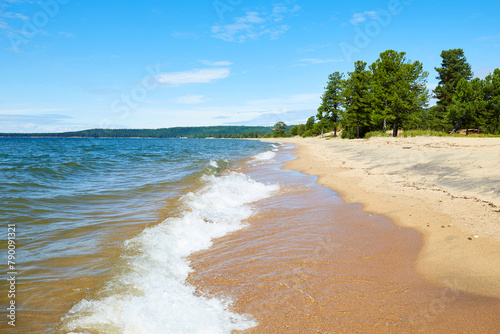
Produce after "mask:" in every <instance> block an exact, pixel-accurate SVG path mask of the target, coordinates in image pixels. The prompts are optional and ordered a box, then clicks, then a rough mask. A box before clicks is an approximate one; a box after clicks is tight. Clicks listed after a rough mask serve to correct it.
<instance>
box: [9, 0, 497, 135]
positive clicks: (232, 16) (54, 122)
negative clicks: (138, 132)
mask: <svg viewBox="0 0 500 334" xmlns="http://www.w3.org/2000/svg"><path fill="white" fill-rule="evenodd" d="M499 14H500V4H499V2H498V1H456V0H455V1H433V0H413V1H399V0H389V1H388V0H383V1H378V0H372V1H316V0H309V1H307V2H306V1H305V0H282V1H280V0H277V1H260V0H253V1H249V0H215V1H213V0H206V1H197V0H191V1H165V0H142V1H130V0H122V1H94V0H86V1H83V0H42V1H34V0H0V92H1V93H0V132H47V131H48V132H61V131H73V130H81V129H89V128H97V127H99V128H161V127H173V126H191V125H195V126H201V125H225V124H242V125H273V124H275V123H276V122H277V121H284V122H285V123H287V124H297V123H300V122H305V120H306V119H307V118H308V117H309V116H311V115H314V114H315V113H316V109H317V107H318V106H319V103H320V96H321V94H322V92H323V90H324V86H325V84H326V81H327V78H328V74H330V73H332V72H334V71H340V72H344V73H347V72H348V71H351V70H352V68H353V63H354V61H356V60H363V61H366V62H367V63H368V64H371V63H372V62H373V61H375V60H376V59H377V58H378V55H379V54H380V53H381V52H383V51H385V50H387V49H394V50H396V51H404V52H406V53H407V58H408V59H409V60H412V61H414V60H419V61H421V62H422V63H423V64H424V67H425V69H426V70H427V71H428V72H429V78H428V86H429V88H430V89H433V88H434V87H435V85H436V83H437V80H436V78H435V77H436V72H435V70H434V67H437V66H439V65H440V62H441V58H440V53H441V51H442V50H447V49H451V48H463V49H464V51H465V55H466V57H467V59H468V61H469V63H470V64H471V66H472V68H473V71H474V74H475V76H478V77H484V76H486V75H487V74H488V73H490V72H492V71H493V70H494V69H495V68H497V67H500V20H499V19H498V17H499Z"/></svg>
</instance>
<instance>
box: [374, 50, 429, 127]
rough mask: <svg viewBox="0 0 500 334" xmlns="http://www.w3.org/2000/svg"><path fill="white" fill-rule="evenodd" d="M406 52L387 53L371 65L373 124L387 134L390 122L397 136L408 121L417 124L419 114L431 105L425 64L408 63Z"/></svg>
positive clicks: (390, 51)
mask: <svg viewBox="0 0 500 334" xmlns="http://www.w3.org/2000/svg"><path fill="white" fill-rule="evenodd" d="M405 55H406V53H404V52H399V53H398V52H396V51H394V50H387V51H385V52H383V53H381V54H380V57H379V59H377V60H376V61H375V62H374V63H373V64H372V65H371V66H370V69H371V70H372V73H373V76H372V81H371V85H372V92H373V100H372V101H373V104H372V105H373V108H374V112H373V117H372V121H373V122H374V123H375V124H376V125H378V124H380V123H382V124H384V125H383V126H381V127H380V126H378V127H379V128H382V130H384V131H385V124H386V121H387V122H390V123H391V124H392V126H393V136H394V137H396V136H397V134H398V129H399V127H401V126H402V125H403V124H405V123H408V122H416V121H417V120H418V117H417V115H418V113H420V112H421V110H422V109H423V108H424V107H425V106H426V105H427V101H428V99H429V98H428V91H427V88H426V83H427V80H426V79H427V76H428V75H429V74H428V73H427V72H426V71H424V70H423V65H422V64H421V63H420V62H418V61H415V62H413V63H412V62H410V61H408V60H406V56H405Z"/></svg>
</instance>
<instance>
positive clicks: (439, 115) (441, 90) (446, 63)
mask: <svg viewBox="0 0 500 334" xmlns="http://www.w3.org/2000/svg"><path fill="white" fill-rule="evenodd" d="M441 58H442V59H443V60H442V62H441V67H435V70H436V71H437V72H438V76H437V77H436V79H439V84H438V86H437V87H436V89H434V97H435V98H437V99H438V101H437V105H436V107H435V108H433V110H434V111H435V113H436V115H435V117H436V120H437V121H439V122H441V126H444V125H445V121H446V119H448V120H449V119H450V117H447V114H448V112H449V109H448V106H449V105H450V104H451V103H452V100H453V96H454V95H455V90H456V88H457V85H458V82H459V81H460V80H461V79H465V80H470V79H471V78H472V70H471V66H470V65H469V63H468V62H467V58H465V55H464V50H463V49H451V50H444V51H443V52H441ZM452 125H456V124H452ZM455 130H456V128H455Z"/></svg>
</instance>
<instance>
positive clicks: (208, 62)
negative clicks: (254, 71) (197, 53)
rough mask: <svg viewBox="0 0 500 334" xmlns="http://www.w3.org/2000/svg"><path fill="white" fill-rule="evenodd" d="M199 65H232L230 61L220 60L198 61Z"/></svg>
mask: <svg viewBox="0 0 500 334" xmlns="http://www.w3.org/2000/svg"><path fill="white" fill-rule="evenodd" d="M200 63H202V64H203V65H208V66H231V65H233V63H231V62H230V61H226V60H221V61H210V60H200Z"/></svg>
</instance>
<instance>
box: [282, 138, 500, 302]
mask: <svg viewBox="0 0 500 334" xmlns="http://www.w3.org/2000/svg"><path fill="white" fill-rule="evenodd" d="M284 141H290V142H293V143H295V144H296V145H299V149H298V150H297V152H296V154H297V155H298V157H299V159H296V160H294V161H291V162H290V164H289V165H288V167H287V168H292V169H295V170H300V171H303V172H304V173H307V174H310V175H317V176H319V179H318V182H319V183H320V184H323V185H325V186H328V187H330V188H332V189H334V190H335V191H338V192H339V193H340V195H341V196H342V198H343V199H344V200H345V201H346V202H355V203H361V204H362V205H363V209H364V210H365V211H368V212H373V213H378V214H382V215H384V216H386V217H389V218H390V219H391V220H392V221H393V222H395V223H396V224H397V225H398V226H403V227H410V228H412V229H414V230H416V231H418V232H419V233H421V234H422V235H423V238H424V239H423V240H424V243H423V246H422V250H421V252H420V254H419V257H418V260H417V270H418V272H419V274H421V275H422V277H424V278H425V279H426V280H428V281H429V282H432V283H434V284H438V285H445V284H446V282H449V281H451V280H455V281H456V285H457V289H459V290H460V291H464V292H470V293H475V294H481V295H484V296H490V297H496V298H500V138H453V137H447V138H440V137H416V138H371V139H370V140H364V139H363V140H341V139H339V138H336V139H319V138H308V139H302V138H291V139H285V140H284Z"/></svg>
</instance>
